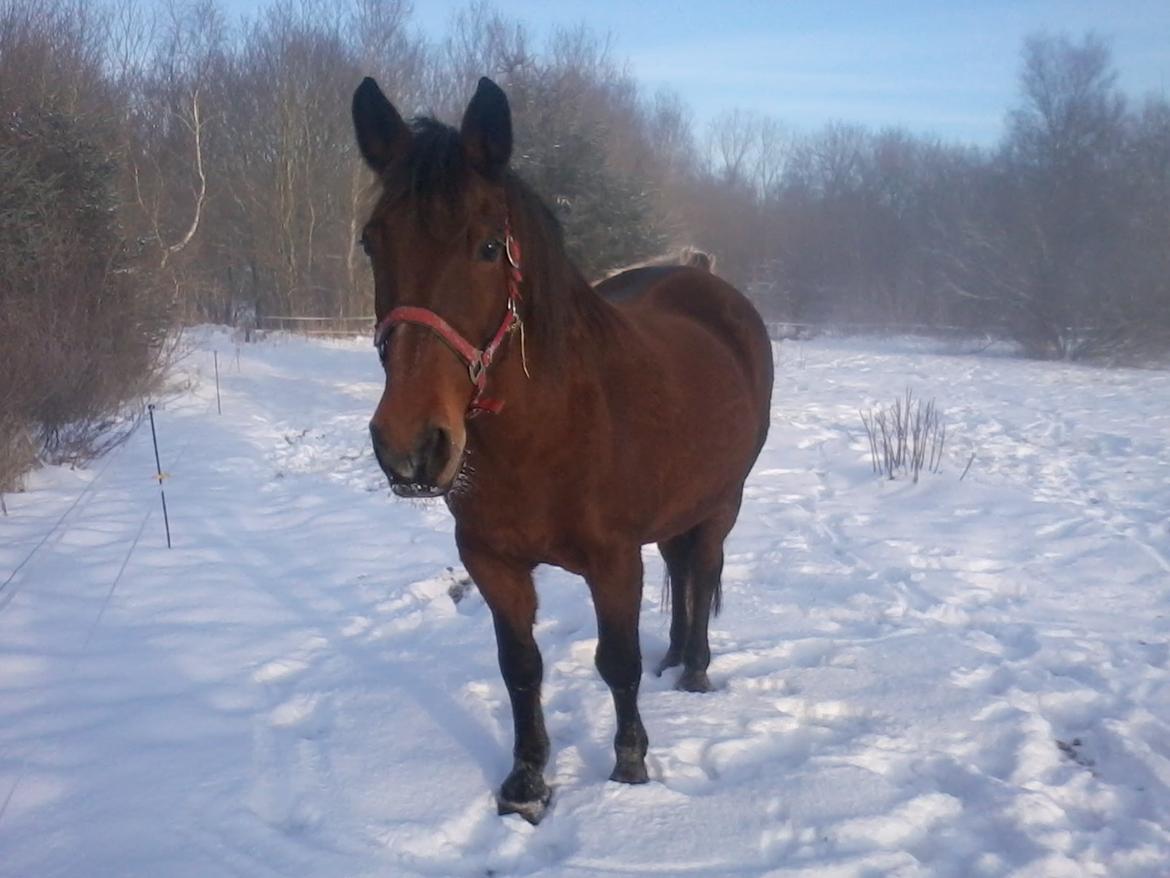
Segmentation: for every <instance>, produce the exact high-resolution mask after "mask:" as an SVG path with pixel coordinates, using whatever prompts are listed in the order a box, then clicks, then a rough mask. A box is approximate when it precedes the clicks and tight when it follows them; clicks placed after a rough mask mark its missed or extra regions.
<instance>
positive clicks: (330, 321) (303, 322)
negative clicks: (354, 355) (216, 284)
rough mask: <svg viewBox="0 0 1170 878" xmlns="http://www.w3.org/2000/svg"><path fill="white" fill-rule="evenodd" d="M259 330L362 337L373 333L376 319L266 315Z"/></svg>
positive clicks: (259, 321) (261, 319)
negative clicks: (364, 334)
mask: <svg viewBox="0 0 1170 878" xmlns="http://www.w3.org/2000/svg"><path fill="white" fill-rule="evenodd" d="M257 322H258V328H259V329H274V330H284V331H285V332H299V333H300V334H302V335H361V334H363V333H368V332H372V331H373V329H374V318H373V317H372V316H371V317H275V316H272V315H265V316H263V317H261V318H259V320H258V321H257Z"/></svg>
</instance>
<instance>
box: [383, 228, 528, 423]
mask: <svg viewBox="0 0 1170 878" xmlns="http://www.w3.org/2000/svg"><path fill="white" fill-rule="evenodd" d="M504 255H505V256H507V258H508V309H507V311H505V312H504V318H503V320H501V321H500V326H499V329H497V330H496V331H495V334H494V335H493V336H492V337H491V339H490V340H489V341H488V343H487V344H486V345H484V346H483V347H482V348H477V347H476V346H475V345H473V344H472V343H471V342H469V341H468V340H467V339H465V338H464V337H463V336H462V335H460V334H459V333H458V332H457V331H456V329H455V328H454V327H453V326H452V325H451V324H450V323H448V322H447V321H446V320H444V319H443V318H442V317H440V316H439V315H438V314H436V313H435V312H434V311H431V310H430V309H429V308H420V307H418V306H416V305H400V306H399V307H397V308H391V309H390V313H388V314H387V315H386V316H385V317H383V318H382V320H381V322H380V323H379V324H378V325H377V327H375V329H374V346H375V347H380V346H381V345H382V343H383V342H384V341H385V340H386V336H387V335H388V334H389V332H390V330H391V329H393V328H394V327H395V326H397V325H398V324H399V323H414V324H416V325H418V326H425V327H426V328H427V329H429V330H431V331H432V332H434V333H435V334H436V335H437V336H439V338H441V339H442V340H443V342H444V343H445V344H446V345H447V347H449V348H450V349H451V350H452V351H454V352H455V355H456V356H458V357H459V359H461V360H462V361H463V362H464V363H466V364H467V377H468V378H470V379H471V383H472V385H474V387H475V396H473V397H472V398H471V402H470V403H469V404H468V406H467V417H469V418H474V417H475V416H476V415H480V414H482V413H484V412H488V413H490V414H493V415H495V414H499V412H500V410H501V409H502V408H503V407H504V401H503V400H502V399H489V398H486V397H484V395H483V392H484V389H485V388H486V387H487V370H488V366H490V365H491V364H492V361H493V360H494V359H495V357H496V354H497V352H498V351H499V349H500V347H501V346H502V345H503V343H504V339H506V338H507V337H508V336H509V335H510V334H511V332H512V331H513V330H514V329H516V328H517V327H519V329H520V333H521V343H522V344H523V334H524V324H523V322H521V319H520V310H519V309H520V301H521V299H520V282H521V281H522V280H523V279H524V275H523V273H522V272H521V271H520V242H519V241H517V240H516V239H515V238H513V237H512V228H511V223H510V222H509V221H508V220H507V219H505V220H504ZM524 371H525V372H527V371H528V366H527V364H525V367H524Z"/></svg>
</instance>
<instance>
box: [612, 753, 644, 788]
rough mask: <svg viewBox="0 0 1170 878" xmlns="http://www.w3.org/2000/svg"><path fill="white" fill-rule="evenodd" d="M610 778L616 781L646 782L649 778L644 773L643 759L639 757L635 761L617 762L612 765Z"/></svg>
mask: <svg viewBox="0 0 1170 878" xmlns="http://www.w3.org/2000/svg"><path fill="white" fill-rule="evenodd" d="M609 779H610V780H616V781H617V782H618V783H647V782H649V780H650V775H648V774H647V773H646V763H645V761H643V760H641V759H639V760H638V761H637V762H625V763H621V762H619V763H618V764H617V765H616V766H614V769H613V774H611V775H610V776H609Z"/></svg>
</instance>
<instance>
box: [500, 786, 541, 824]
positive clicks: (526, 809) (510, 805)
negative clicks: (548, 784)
mask: <svg viewBox="0 0 1170 878" xmlns="http://www.w3.org/2000/svg"><path fill="white" fill-rule="evenodd" d="M551 798H552V791H551V790H550V791H548V792H547V793H546V794H545V796H544V797H543V798H541V799H534V800H533V801H531V802H510V801H508V800H507V799H504V798H501V797H499V796H497V797H496V813H498V814H499V815H500V816H501V817H504V816H506V815H508V814H519V815H520V816H521V817H523V818H524V819H525V820H527V821H528V822H529V823H531V824H532V825H533V826H536V825H537V824H538V823H540V821H541V820H543V819H544V815H545V814H547V813H548V803H549V800H550V799H551Z"/></svg>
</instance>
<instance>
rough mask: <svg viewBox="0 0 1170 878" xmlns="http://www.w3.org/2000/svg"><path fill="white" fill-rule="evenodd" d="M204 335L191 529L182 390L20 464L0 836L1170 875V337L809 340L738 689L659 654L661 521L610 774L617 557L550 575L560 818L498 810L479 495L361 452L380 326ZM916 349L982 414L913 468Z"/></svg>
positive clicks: (212, 861) (367, 864)
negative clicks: (109, 439)
mask: <svg viewBox="0 0 1170 878" xmlns="http://www.w3.org/2000/svg"><path fill="white" fill-rule="evenodd" d="M196 340H197V344H196V348H195V350H194V351H193V352H192V354H191V355H190V356H189V357H188V358H187V359H186V360H185V361H183V362H182V363H181V364H180V366H179V367H178V370H177V374H178V377H179V378H180V379H181V380H180V381H179V384H180V385H182V386H183V387H184V390H183V392H181V393H178V392H176V393H175V394H174V395H173V396H172V397H170V398H168V399H166V400H164V401H162V402H160V404H159V408H158V410H157V412H156V415H157V419H158V428H159V439H160V443H161V454H162V461H163V468H164V470H166V471H167V473H168V478H167V480H166V483H165V487H166V491H167V501H168V505H169V508H170V512H171V529H172V531H173V534H174V538H175V547H174V548H173V549H171V550H168V549H167V548H166V545H165V537H164V534H163V528H162V521H161V515H160V511H159V501H158V489H157V484H156V482H155V480H154V478H153V474H154V459H153V453H152V451H151V446H150V434H149V430H148V429H146V430H144V429H139V430H138V431H137V432H136V433H135V434H134V435H133V437H132V438H131V439H130V440H129V442H127V444H126V445H124V446H123V447H122V448H120V449H119V450H118V451H117V452H115V453H114V454H113V456H111V457H110V458H108V459H107V460H106V461H104V462H101V463H99V464H97V465H96V466H95V467H94V468H93V469H91V470H89V471H80V470H79V471H69V470H65V469H48V470H44V471H42V472H40V473H38V474H36V475H35V476H34V477H33V479H32V480H31V484H30V490H29V491H27V492H26V493H23V494H19V495H9V496H8V497H7V498H6V499H7V503H8V508H9V516H8V517H7V518H0V577H4V578H7V577H8V575H9V573H10V572H11V571H12V570H14V569H15V568H16V567H17V565H18V564H20V563H21V562H22V561H24V559H25V558H26V557H28V555H29V553H30V552H31V551H32V550H33V549H34V547H35V546H36V545H37V543H38V542H39V541H41V540H44V543H43V545H42V546H41V547H40V548H39V549H37V550H36V551H35V553H34V554H33V555H32V557H31V559H30V560H28V562H27V563H26V564H25V566H24V567H22V568H21V569H20V570H19V572H17V574H16V575H15V576H14V577H12V579H11V581H10V582H9V583H8V584H6V585H5V586H3V587H2V588H0V875H3V876H14V878H15V876H21V878H24V876H32V875H36V876H42V878H43V876H65V875H68V876H73V875H86V876H95V878H96V876H127V875H144V876H156V875H167V876H219V875H239V876H267V875H295V876H304V875H321V876H362V875H370V876H373V875H394V876H415V875H424V876H488V875H497V876H500V875H519V874H523V875H545V876H554V875H555V876H581V878H586V876H589V878H594V876H619V875H643V874H651V875H666V876H728V875H744V876H755V875H761V876H762V875H768V876H797V875H809V876H811V875H816V876H877V875H881V876H886V875H890V876H918V875H922V876H927V875H929V876H947V875H955V876H969V875H971V876H997V875H1020V876H1063V875H1069V876H1073V875H1076V876H1080V875H1101V876H1110V878H1113V876H1149V875H1155V874H1164V873H1165V870H1166V869H1167V865H1166V864H1167V863H1170V622H1168V618H1167V612H1168V606H1170V526H1168V519H1170V517H1168V515H1167V512H1168V510H1170V374H1168V373H1166V372H1158V371H1136V370H1124V369H1115V370H1099V369H1094V368H1089V367H1083V366H1075V365H1069V364H1053V363H1036V362H1026V361H1021V360H1016V359H1012V358H1010V357H1006V356H988V355H986V354H984V355H972V354H966V353H962V352H952V351H948V350H946V349H945V348H943V347H942V346H940V345H938V344H931V343H923V342H914V341H909V340H894V341H875V340H872V339H869V340H866V339H861V340H832V339H829V340H817V341H810V342H804V343H790V342H785V343H783V344H781V345H778V346H777V363H778V372H777V380H776V390H775V395H774V410H773V427H772V432H771V435H770V438H769V440H768V444H767V447H766V449H765V451H764V453H763V455H762V457H761V459H760V461H759V463H758V465H757V467H756V470H755V472H754V474H753V476H752V478H751V480H750V481H749V484H748V489H747V497H746V500H745V504H744V509H743V513H742V515H741V517H740V521H739V524H738V526H737V527H736V529H735V531H734V532H733V534H732V536H731V538H730V540H729V543H728V546H727V550H728V558H727V566H726V571H725V581H724V597H725V600H724V606H725V609H724V612H723V615H722V616H720V617H719V618H718V619H717V620H715V622H714V624H713V628H712V650H713V653H714V660H713V663H712V666H711V671H710V675H711V679H712V681H713V683H714V684H715V685H716V686H717V687H718V691H716V692H714V693H711V694H708V695H694V694H689V693H682V692H676V691H674V690H673V688H672V686H673V682H674V676H675V675H676V674H677V671H672V672H668V673H667V675H666V676H664V677H663V678H662V679H658V678H655V677H654V676H653V675H652V674H651V673H650V671H649V668H650V667H652V666H653V664H654V663H655V662H656V661H657V660H658V659H659V658H660V657H661V655H662V653H663V652H664V650H665V647H666V638H667V625H668V617H667V615H665V614H663V613H661V612H660V611H659V584H660V582H661V577H662V564H661V561H660V559H659V558H658V556H657V553H656V552H655V551H654V550H653V548H648V549H647V551H646V564H647V580H646V581H647V587H646V590H645V599H644V603H645V607H644V611H643V615H642V642H643V651H644V654H645V662H646V666H647V673H646V675H645V677H644V681H643V689H642V696H641V708H642V715H643V718H644V720H645V723H646V727H647V730H648V731H649V734H650V755H649V759H648V765H649V768H650V773H651V776H652V782H651V783H650V784H647V785H645V786H641V787H629V786H623V785H619V784H615V783H612V782H609V781H607V779H606V778H607V776H608V774H609V771H610V770H611V768H612V760H613V752H612V746H611V739H612V735H613V726H614V718H613V709H612V704H611V701H610V698H609V694H608V691H607V690H606V688H605V686H604V684H603V683H602V682H601V680H600V679H599V677H598V675H597V673H596V671H595V669H594V667H593V660H592V657H593V650H594V646H595V637H596V632H595V623H594V619H593V613H592V608H591V606H590V604H589V599H588V593H587V590H586V589H585V588H584V587H583V585H582V584H581V583H580V581H578V580H576V579H575V578H573V577H571V576H569V575H567V574H565V573H563V572H560V571H557V570H552V569H547V570H542V571H541V572H540V574H539V577H538V582H539V589H540V594H541V601H542V607H541V615H540V622H539V627H538V639H539V641H540V644H541V647H542V649H543V652H544V657H545V669H546V680H545V689H544V705H545V711H546V717H547V722H548V728H549V734H550V736H551V739H552V744H553V757H552V760H551V762H550V764H549V768H548V771H547V777H548V778H549V780H550V782H551V783H553V784H554V787H555V793H554V799H553V807H552V810H551V811H550V813H549V814H548V816H547V817H546V818H545V820H544V822H543V823H541V824H540V825H539V826H536V827H533V826H530V825H529V824H527V823H526V822H524V821H523V820H522V819H520V818H519V817H515V816H513V817H508V818H501V817H498V816H497V815H496V813H495V808H494V801H493V798H492V792H493V790H494V788H495V787H496V786H497V785H498V784H499V782H500V781H501V780H502V779H503V777H504V775H505V774H506V773H507V771H508V769H509V767H510V764H511V757H510V749H511V716H510V711H509V708H508V699H507V695H506V693H505V691H504V687H503V684H502V682H501V680H500V677H499V673H498V670H497V668H496V659H495V644H494V641H493V636H492V630H491V625H490V619H489V615H488V612H487V610H486V607H485V606H484V604H483V602H482V600H481V599H480V598H479V596H478V595H477V594H476V592H475V591H474V589H467V588H466V587H465V585H464V584H463V582H462V579H463V571H462V569H461V568H460V567H459V564H458V558H457V555H456V553H455V549H454V542H453V539H452V523H451V520H450V517H449V515H448V514H447V512H446V510H445V508H444V507H443V506H442V505H441V504H438V503H430V504H423V503H418V502H413V503H412V502H406V501H401V500H396V499H394V498H392V497H391V496H390V495H389V493H388V491H387V490H386V486H385V483H384V480H383V478H382V477H381V475H380V473H379V472H378V470H377V467H376V465H375V464H374V462H373V460H372V458H371V455H370V454H369V452H368V447H367V438H366V429H365V427H366V422H367V419H368V417H369V414H370V412H371V411H372V409H373V405H374V403H375V402H376V400H377V397H378V395H379V393H380V375H379V373H378V368H377V364H376V361H375V359H374V355H373V352H372V350H371V349H370V347H369V343H368V340H366V339H360V340H345V341H306V340H301V339H295V338H291V337H274V338H271V339H269V340H268V341H265V342H263V343H260V344H255V345H247V346H244V347H242V348H241V349H240V353H239V361H238V366H237V361H236V348H235V345H234V343H233V342H232V341H231V339H230V337H229V336H228V335H227V334H226V333H224V332H221V331H217V330H212V329H206V330H203V331H201V332H200V333H198V334H197V338H196ZM212 350H218V351H219V358H220V368H221V378H222V392H223V415H222V416H219V415H216V412H215V391H214V385H213V383H212V379H211V359H212V356H211V351H212ZM907 386H910V387H912V388H913V389H914V391H915V393H916V395H917V396H919V397H921V398H924V399H928V398H930V397H934V398H935V399H936V400H937V401H938V404H939V406H940V407H941V409H942V410H943V412H944V414H945V417H946V419H947V422H948V437H949V438H948V444H949V448H948V451H947V453H946V459H945V462H944V466H943V471H942V472H941V473H939V474H937V475H923V477H922V479H921V481H920V482H919V483H918V484H917V485H914V484H910V483H909V482H908V481H905V480H899V481H894V482H890V481H883V480H881V479H880V478H878V477H877V476H875V475H873V473H872V472H871V468H870V463H869V456H868V455H869V452H868V445H867V442H866V439H865V436H864V433H863V431H862V428H861V420H860V417H859V415H858V410H859V409H861V408H868V407H869V406H872V405H876V404H883V403H889V402H892V401H893V399H894V398H895V397H896V396H897V395H899V394H900V393H901V392H902V391H903V390H904V389H905V388H906V387H907ZM972 452H974V453H975V455H976V458H975V462H974V464H973V465H972V466H971V469H970V472H969V473H968V474H967V476H966V478H964V479H963V480H961V481H960V479H959V476H960V474H961V473H962V470H963V468H964V466H965V465H966V463H967V461H968V459H969V457H970V455H971V453H972ZM71 504H75V505H73V506H71ZM59 520H60V524H59V526H57V527H56V528H55V529H53V528H54V525H55V524H56V523H57V522H58V521H59ZM139 535H140V538H139V539H138V540H137V542H135V538H136V536H139ZM0 581H2V580H0ZM453 595H454V596H458V597H460V598H461V599H460V600H458V602H456V601H455V599H454V597H453Z"/></svg>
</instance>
